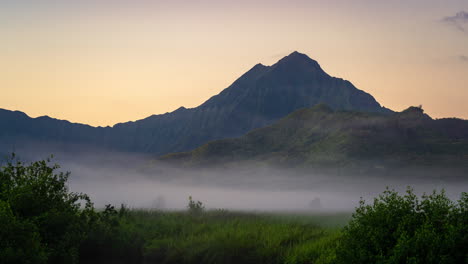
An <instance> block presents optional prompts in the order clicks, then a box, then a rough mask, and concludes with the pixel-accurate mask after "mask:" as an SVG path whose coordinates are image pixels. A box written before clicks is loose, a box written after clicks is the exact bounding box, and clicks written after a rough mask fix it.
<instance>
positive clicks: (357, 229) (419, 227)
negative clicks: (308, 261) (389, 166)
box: [337, 188, 468, 264]
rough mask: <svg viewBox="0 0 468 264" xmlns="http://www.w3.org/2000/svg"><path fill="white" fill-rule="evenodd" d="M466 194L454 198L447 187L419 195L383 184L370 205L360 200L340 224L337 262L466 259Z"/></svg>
mask: <svg viewBox="0 0 468 264" xmlns="http://www.w3.org/2000/svg"><path fill="white" fill-rule="evenodd" d="M467 204H468V195H467V193H463V194H462V197H461V200H460V201H458V202H457V203H454V202H452V201H451V200H450V199H448V198H447V197H446V195H445V192H444V191H442V192H440V193H437V192H435V191H434V192H433V193H432V194H431V195H423V196H422V199H421V200H419V199H418V197H417V196H416V195H415V194H414V193H413V190H412V189H410V188H408V190H407V192H406V194H405V195H403V196H401V195H399V194H398V193H397V192H395V191H393V190H389V189H387V190H386V191H385V192H384V193H383V194H382V195H380V196H379V197H378V198H376V199H374V203H373V204H372V205H366V204H365V202H364V201H362V200H361V202H360V206H359V207H358V208H357V209H356V212H355V213H354V214H353V218H352V220H351V221H350V223H349V224H348V226H346V227H345V228H344V231H343V237H342V238H341V241H340V243H339V246H338V248H337V260H338V263H388V264H390V263H426V264H429V263H465V261H466V260H467V259H468V255H467V253H468V232H467V227H468V210H467V209H468V207H467Z"/></svg>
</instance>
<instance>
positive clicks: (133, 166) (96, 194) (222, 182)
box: [53, 153, 468, 212]
mask: <svg viewBox="0 0 468 264" xmlns="http://www.w3.org/2000/svg"><path fill="white" fill-rule="evenodd" d="M53 161H55V162H58V163H59V164H60V165H61V170H62V171H70V172H71V175H70V178H69V186H70V189H71V190H72V191H75V192H83V193H87V194H89V195H90V197H91V199H92V201H93V202H94V203H95V205H96V206H97V207H101V208H102V207H103V206H104V205H106V204H114V205H118V204H122V203H123V204H126V205H128V206H129V207H132V208H152V209H184V208H185V207H186V205H187V202H188V197H189V196H192V197H193V198H194V199H195V200H200V201H202V202H203V203H204V204H205V206H206V207H207V208H223V209H235V210H259V211H310V212H320V211H352V210H353V209H354V208H355V207H356V206H357V205H358V202H359V200H360V198H361V197H362V198H364V199H365V200H368V201H370V200H371V199H373V198H374V197H375V196H376V195H378V194H379V193H381V192H382V191H383V190H385V188H386V187H387V186H388V187H389V188H391V189H395V190H397V191H399V192H404V191H405V190H406V187H407V186H412V187H414V188H415V192H416V193H418V194H422V193H424V192H426V193H429V192H432V190H434V189H437V190H441V189H442V188H443V189H445V190H446V192H447V194H448V196H449V197H450V198H452V199H458V198H459V196H460V194H461V192H463V191H466V189H467V187H468V183H467V181H466V180H464V179H450V178H448V177H446V178H447V179H444V177H445V176H449V175H442V174H441V173H439V174H437V175H434V173H433V174H431V176H430V177H429V176H428V175H429V172H428V171H427V169H426V170H425V169H424V168H420V169H414V170H413V171H411V175H412V176H411V177H408V176H406V175H402V176H398V175H394V176H392V177H388V175H379V174H375V175H366V176H363V175H359V176H356V175H353V174H351V173H350V174H346V172H344V173H341V174H340V175H331V174H321V173H316V172H311V171H310V170H307V169H297V168H296V169H294V168H273V167H271V166H265V165H264V166H260V165H252V164H239V165H237V166H236V167H235V168H233V167H229V168H211V169H203V168H187V169H180V168H171V167H169V166H167V165H163V164H158V163H156V164H155V163H154V162H153V161H152V159H151V157H148V156H136V155H134V154H122V153H101V154H94V155H89V154H87V155H80V154H77V155H73V157H70V156H67V155H66V154H63V155H62V156H56V158H55V159H54V160H53ZM438 176H440V177H438Z"/></svg>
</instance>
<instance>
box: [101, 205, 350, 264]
mask: <svg viewBox="0 0 468 264" xmlns="http://www.w3.org/2000/svg"><path fill="white" fill-rule="evenodd" d="M338 218H342V219H345V220H344V221H346V219H347V216H346V215H336V214H331V215H320V216H318V215H297V214H296V215H283V214H267V213H246V212H230V211H226V210H214V211H207V212H203V213H199V214H191V213H189V212H163V211H145V210H132V211H128V212H127V213H126V215H125V216H123V217H121V218H120V219H119V221H120V225H119V228H120V230H118V232H117V233H113V234H109V236H110V237H109V239H111V240H112V239H114V241H113V242H110V241H106V245H107V246H110V245H114V246H115V247H116V248H119V249H120V253H122V252H125V251H126V250H127V251H128V252H129V254H130V253H131V254H133V255H134V254H135V252H139V254H140V256H136V255H135V256H134V258H133V261H135V262H140V263H208V264H210V263H226V264H229V263H269V264H274V263H288V264H293V263H331V262H332V261H333V260H334V258H335V252H334V248H336V242H337V239H338V237H339V231H338V230H339V228H338V225H337V226H336V227H330V226H327V227H324V226H319V225H318V224H317V223H318V222H322V223H326V222H327V220H330V222H333V221H335V222H336V221H337V219H338ZM119 234H120V235H119ZM119 236H124V237H125V239H119ZM101 238H102V237H101ZM125 240H131V241H139V242H137V243H133V244H129V245H126V246H128V248H127V249H125V247H122V246H119V245H118V244H119V243H120V242H119V241H125ZM101 252H103V251H102V250H101ZM108 252H113V253H115V251H113V250H110V251H108ZM128 256H129V255H126V257H128ZM110 257H112V256H110ZM123 257H125V256H123ZM123 257H120V258H117V260H116V261H123ZM103 258H106V256H103ZM93 259H94V261H96V258H95V256H94V258H93ZM128 261H130V260H128Z"/></svg>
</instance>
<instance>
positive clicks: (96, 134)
mask: <svg viewBox="0 0 468 264" xmlns="http://www.w3.org/2000/svg"><path fill="white" fill-rule="evenodd" d="M319 103H326V104H327V105H329V106H330V107H331V108H332V109H337V110H356V111H364V112H375V113H391V111H390V110H388V109H386V108H383V107H381V106H380V104H379V103H378V102H377V101H376V100H375V99H374V98H373V97H372V96H371V95H369V94H368V93H365V92H363V91H361V90H359V89H357V88H356V87H354V86H353V85H352V84H351V83H350V82H349V81H346V80H343V79H340V78H335V77H331V76H330V75H328V74H327V73H325V72H324V71H323V70H322V68H321V67H320V65H319V64H318V63H317V62H316V61H314V60H312V59H310V58H309V57H308V56H307V55H304V54H301V53H298V52H293V53H292V54H290V55H288V56H286V57H284V58H283V59H281V60H280V61H278V62H277V63H276V64H274V65H272V66H264V65H262V64H257V65H255V66H254V67H253V68H252V69H250V70H249V71H248V72H246V73H245V74H244V75H242V76H241V77H240V78H239V79H237V80H236V81H235V82H234V83H233V84H232V85H231V86H229V87H228V88H226V89H225V90H223V91H222V92H221V93H220V94H218V95H216V96H213V97H212V98H210V99H209V100H208V101H206V102H205V103H203V104H202V105H200V106H198V107H195V108H192V109H186V108H183V107H181V108H179V109H177V110H176V111H174V112H172V113H166V114H163V115H153V116H150V117H148V118H145V119H142V120H138V121H135V122H127V123H121V124H117V125H115V126H113V127H90V126H86V125H81V124H74V123H70V122H68V121H63V120H57V119H53V118H49V117H39V118H29V117H28V116H27V115H26V114H24V113H21V112H12V111H7V110H2V111H0V127H1V131H0V146H1V147H2V148H4V149H11V148H13V147H21V146H24V145H28V144H39V145H41V146H42V147H45V148H47V147H48V146H50V145H54V146H60V147H62V148H64V149H70V148H72V147H73V148H84V149H86V148H87V147H88V146H89V147H92V148H105V149H109V150H117V151H125V152H139V153H151V154H165V153H170V152H178V151H187V150H190V149H193V148H195V147H198V146H200V145H202V144H204V143H206V142H208V141H211V140H216V139H223V138H230V137H237V136H240V135H243V134H245V133H246V132H248V131H250V130H252V129H256V128H260V127H264V126H266V125H270V124H272V123H273V122H275V121H277V120H278V119H280V118H282V117H284V116H286V115H288V114H289V113H291V112H293V111H295V110H297V109H300V108H304V107H311V106H314V105H316V104H319Z"/></svg>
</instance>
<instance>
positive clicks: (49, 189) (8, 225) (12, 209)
mask: <svg viewBox="0 0 468 264" xmlns="http://www.w3.org/2000/svg"><path fill="white" fill-rule="evenodd" d="M13 158H14V156H13ZM58 168H59V166H58V165H52V166H50V165H49V160H46V161H37V162H33V163H31V164H29V165H25V164H23V163H22V162H20V161H14V160H13V159H12V160H10V161H9V162H7V164H6V165H5V166H3V167H2V168H1V169H0V202H1V206H0V214H1V217H0V226H2V231H1V232H2V236H1V241H0V244H2V249H1V252H2V253H1V255H0V257H1V259H0V262H1V263H43V262H44V261H46V260H47V263H65V262H66V263H76V262H77V261H78V246H79V244H80V242H81V241H82V240H83V239H84V238H85V236H86V229H87V221H86V219H87V213H88V211H89V209H90V208H91V203H90V201H89V198H88V197H87V196H86V195H84V194H79V193H72V192H69V190H68V187H67V186H66V181H67V179H68V176H69V174H68V173H62V172H60V173H56V170H57V169H58ZM83 202H84V203H85V208H84V209H83V210H82V209H80V207H81V203H83ZM12 252H15V253H12ZM10 253H11V254H10ZM14 256H16V260H14V261H13V259H14V258H12V257H14Z"/></svg>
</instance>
